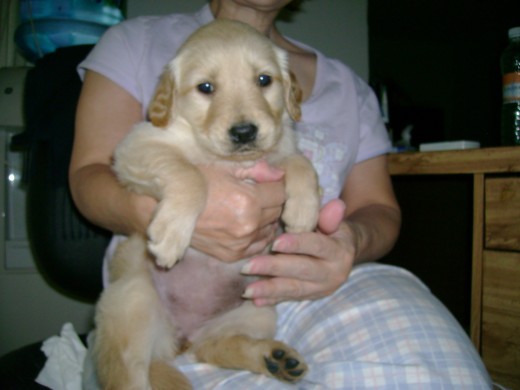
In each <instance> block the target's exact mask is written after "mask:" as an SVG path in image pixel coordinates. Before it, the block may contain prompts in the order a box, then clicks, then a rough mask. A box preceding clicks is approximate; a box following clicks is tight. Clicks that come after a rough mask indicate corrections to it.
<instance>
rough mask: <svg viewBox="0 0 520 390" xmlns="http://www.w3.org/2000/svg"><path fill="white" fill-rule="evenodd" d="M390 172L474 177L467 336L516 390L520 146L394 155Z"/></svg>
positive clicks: (519, 375)
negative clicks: (470, 282)
mask: <svg viewBox="0 0 520 390" xmlns="http://www.w3.org/2000/svg"><path fill="white" fill-rule="evenodd" d="M389 170H390V173H391V174H392V175H430V174H431V175H451V174H459V175H460V174H462V175H471V176H472V177H473V239H472V240H473V242H472V260H471V264H472V269H471V273H472V287H471V330H470V333H471V339H472V341H473V343H474V344H475V347H476V348H477V350H478V351H479V352H480V353H481V355H482V359H483V361H484V363H485V364H486V367H487V369H488V370H489V372H490V374H491V376H492V377H493V379H494V380H495V381H497V382H498V383H500V384H502V385H504V386H508V387H511V388H514V389H517V388H518V389H520V147H503V148H485V149H476V150H465V151H446V152H420V153H401V154H392V155H390V157H389Z"/></svg>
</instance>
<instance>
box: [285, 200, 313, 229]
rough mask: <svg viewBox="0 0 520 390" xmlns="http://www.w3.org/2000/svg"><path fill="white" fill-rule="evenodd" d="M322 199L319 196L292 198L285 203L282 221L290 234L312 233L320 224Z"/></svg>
mask: <svg viewBox="0 0 520 390" xmlns="http://www.w3.org/2000/svg"><path fill="white" fill-rule="evenodd" d="M319 211H320V199H319V197H318V195H317V194H312V193H310V192H309V193H307V194H305V196H300V197H292V198H289V199H287V202H286V203H285V206H284V209H283V213H282V221H283V222H284V224H285V231H287V232H289V233H303V232H311V231H313V230H314V229H315V228H316V225H317V224H318V216H319Z"/></svg>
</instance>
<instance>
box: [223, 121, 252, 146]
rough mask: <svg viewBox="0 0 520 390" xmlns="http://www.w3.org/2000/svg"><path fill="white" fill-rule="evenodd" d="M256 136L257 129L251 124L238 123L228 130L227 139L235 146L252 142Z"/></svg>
mask: <svg viewBox="0 0 520 390" xmlns="http://www.w3.org/2000/svg"><path fill="white" fill-rule="evenodd" d="M257 134H258V127H256V125H254V124H252V123H239V124H237V125H235V126H233V127H232V128H231V129H229V138H231V141H232V142H233V143H235V144H237V145H244V144H248V143H250V142H253V141H254V140H255V139H256V135H257Z"/></svg>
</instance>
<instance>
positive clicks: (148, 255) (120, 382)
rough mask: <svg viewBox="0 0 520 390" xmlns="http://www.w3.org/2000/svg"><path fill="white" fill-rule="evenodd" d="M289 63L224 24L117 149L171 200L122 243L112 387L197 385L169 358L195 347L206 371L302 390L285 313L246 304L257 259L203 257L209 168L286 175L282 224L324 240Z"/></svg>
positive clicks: (106, 337)
mask: <svg viewBox="0 0 520 390" xmlns="http://www.w3.org/2000/svg"><path fill="white" fill-rule="evenodd" d="M287 62H288V60H287V55H286V53H285V52H284V51H283V50H281V49H279V48H277V47H275V46H274V45H273V44H272V43H271V41H270V40H269V39H267V38H266V37H264V36H262V35H261V34H259V33H257V32H256V31H255V30H254V29H252V28H251V27H249V26H247V25H244V24H242V23H238V22H232V21H215V22H213V23H210V24H208V25H207V26H204V27H202V28H201V29H199V30H197V31H196V32H195V33H194V34H193V35H192V36H191V37H190V38H189V39H188V40H187V41H186V43H185V44H184V45H183V46H182V47H181V48H180V50H179V52H178V53H177V56H176V57H175V59H173V60H172V61H171V62H170V63H169V64H168V65H167V67H166V69H165V71H164V74H163V76H162V78H161V80H160V83H159V86H158V88H157V90H156V94H155V96H154V99H153V101H152V102H151V104H150V107H149V117H150V120H151V123H148V122H147V123H142V124H139V125H137V126H136V127H135V128H134V129H133V130H132V131H131V132H130V134H129V135H128V136H127V137H126V138H125V139H124V140H123V141H122V142H121V144H120V145H119V146H118V147H117V148H116V151H115V154H114V165H113V167H114V170H115V172H116V174H117V176H118V178H119V180H120V181H121V182H122V183H123V184H124V185H125V186H127V187H128V188H129V189H130V190H132V191H135V192H137V193H140V194H146V195H150V196H153V197H155V198H156V199H157V200H158V201H159V203H158V206H157V209H156V212H155V214H154V216H153V219H152V221H151V223H150V226H149V228H148V237H147V239H145V238H144V237H140V236H137V235H136V236H133V237H131V238H130V239H128V240H127V241H125V242H124V243H123V244H121V245H120V247H119V248H118V250H117V251H116V254H115V257H114V259H113V261H112V264H111V283H110V285H109V286H108V287H107V289H106V290H105V291H104V293H103V294H102V297H101V299H100V302H99V303H98V306H97V313H96V324H97V332H96V333H97V337H96V344H95V353H96V357H97V366H98V374H99V379H100V382H101V384H102V386H103V388H104V389H121V390H123V389H124V390H131V389H139V390H143V389H189V388H191V385H190V384H189V381H188V380H187V379H186V377H185V376H184V375H183V374H182V373H181V372H180V371H179V370H177V369H175V368H174V367H171V366H170V365H169V364H168V361H171V360H173V359H174V357H175V356H176V355H177V354H178V353H180V351H181V350H184V349H188V351H189V352H190V353H193V354H194V356H195V357H196V358H197V359H198V360H199V361H201V362H207V363H210V364H214V365H217V366H220V367H225V368H232V369H241V370H250V371H252V372H255V373H262V374H265V375H270V376H273V377H276V378H278V379H280V380H282V381H287V382H295V381H298V380H299V379H301V378H302V377H303V376H304V375H305V373H306V372H307V369H308V368H307V366H306V364H305V362H304V360H303V358H302V357H301V356H300V355H299V354H298V352H296V351H295V350H294V349H292V348H291V347H289V346H288V345H285V344H284V343H282V342H279V341H276V340H273V337H274V335H275V330H276V329H275V328H276V313H275V310H274V308H273V307H256V306H255V305H254V304H253V303H251V301H248V300H245V299H243V298H242V297H241V295H242V294H243V292H244V289H245V287H246V285H247V284H248V283H249V282H250V281H251V280H252V278H251V277H246V276H244V275H242V274H241V273H240V270H241V269H242V267H243V266H244V264H245V261H246V259H244V260H241V261H237V262H232V263H229V262H223V261H220V260H218V259H216V258H214V257H212V256H211V255H209V254H204V253H200V252H197V251H196V250H194V249H193V248H190V240H191V236H192V233H193V230H194V228H195V223H196V221H197V218H198V216H199V215H200V213H201V212H202V210H203V209H204V207H205V205H206V198H207V194H208V188H207V183H206V180H205V178H204V176H203V175H202V174H201V172H200V171H199V169H198V166H200V165H204V164H215V165H233V166H238V167H248V166H252V165H253V164H254V163H255V162H257V161H259V160H265V161H267V162H268V163H269V164H272V165H275V166H278V167H281V168H283V169H284V170H285V184H286V195H287V201H286V203H285V205H284V209H283V213H282V220H283V223H284V226H285V229H286V230H287V231H290V232H305V231H312V230H313V229H314V228H315V227H316V224H317V219H318V212H319V205H320V199H319V189H318V181H317V176H316V173H315V171H314V169H313V168H312V165H311V163H310V162H309V161H308V160H307V159H306V158H305V157H304V156H303V155H302V154H300V153H299V152H298V150H297V148H296V144H295V139H294V134H293V130H292V123H293V120H298V119H299V117H300V108H299V96H298V94H299V90H298V88H297V86H296V84H295V83H294V82H293V80H292V79H291V76H290V74H289V70H288V64H287Z"/></svg>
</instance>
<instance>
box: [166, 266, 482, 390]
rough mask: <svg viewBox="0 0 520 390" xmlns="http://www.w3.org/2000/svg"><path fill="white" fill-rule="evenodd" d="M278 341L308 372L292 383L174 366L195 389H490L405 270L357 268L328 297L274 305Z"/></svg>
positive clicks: (464, 341) (184, 360) (458, 332)
mask: <svg viewBox="0 0 520 390" xmlns="http://www.w3.org/2000/svg"><path fill="white" fill-rule="evenodd" d="M277 309H278V315H279V317H278V334H277V338H278V339H279V340H283V341H285V342H287V343H288V344H289V345H291V346H293V347H294V348H296V349H297V350H298V351H299V352H300V353H301V354H302V355H303V356H304V357H305V358H306V360H307V363H308V364H309V367H310V371H309V373H308V374H307V376H306V377H305V378H304V379H303V380H302V381H301V382H299V383H297V384H295V385H289V384H284V383H281V382H279V381H277V380H275V379H271V378H267V377H264V376H261V375H256V374H252V373H249V372H243V371H233V370H223V369H219V368H215V367H213V366H210V365H207V364H201V363H197V362H195V361H194V360H193V359H192V358H191V357H190V356H189V355H183V356H180V357H179V358H177V360H176V361H175V364H176V365H177V367H179V368H180V369H181V370H182V371H183V372H184V373H185V374H186V375H187V376H188V377H189V378H190V380H191V381H192V383H193V385H194V388H195V389H226V390H229V389H237V390H238V389H240V390H242V389H247V390H250V389H262V390H266V389H276V390H282V389H360V388H363V389H366V388H376V389H383V388H384V389H408V388H410V389H489V388H491V387H492V383H491V380H490V378H489V376H488V374H487V372H486V369H485V368H484V366H483V364H482V362H481V360H480V358H479V356H478V354H477V352H476V350H475V349H474V347H473V345H472V344H471V341H470V340H469V338H468V337H467V335H466V334H465V332H464V331H463V329H462V328H461V327H460V325H459V324H458V322H457V321H456V320H455V319H454V318H453V317H452V315H451V314H450V313H449V312H448V310H447V309H446V308H445V307H444V306H443V305H442V304H441V303H440V302H439V301H438V300H437V299H436V298H435V297H434V296H433V295H432V294H431V293H430V292H429V290H428V289H427V288H426V287H425V286H424V285H423V284H422V283H421V282H420V281H419V280H418V279H417V278H416V277H415V276H413V275H412V274H410V273H409V272H407V271H405V270H403V269H401V268H397V267H392V266H387V265H382V264H377V263H371V264H363V265H359V266H356V267H355V268H354V270H353V271H352V274H351V276H350V278H349V280H348V282H347V283H345V285H344V286H343V287H342V288H341V289H340V290H338V291H337V292H336V293H335V294H334V295H332V296H330V297H327V298H324V299H321V300H317V301H304V302H288V303H283V304H280V305H278V306H277Z"/></svg>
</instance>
